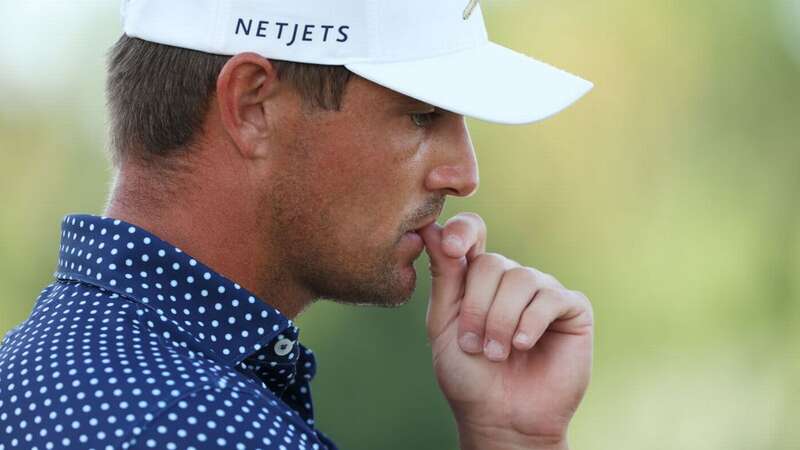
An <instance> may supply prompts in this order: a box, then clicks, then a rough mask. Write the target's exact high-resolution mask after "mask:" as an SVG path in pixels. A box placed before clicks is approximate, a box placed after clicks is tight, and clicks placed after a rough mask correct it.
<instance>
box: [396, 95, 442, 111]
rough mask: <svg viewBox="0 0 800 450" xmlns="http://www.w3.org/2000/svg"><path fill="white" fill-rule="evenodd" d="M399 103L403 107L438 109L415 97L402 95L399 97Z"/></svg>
mask: <svg viewBox="0 0 800 450" xmlns="http://www.w3.org/2000/svg"><path fill="white" fill-rule="evenodd" d="M398 103H399V104H400V105H402V106H421V107H423V108H425V109H436V107H435V106H433V105H431V104H430V103H425V102H423V101H422V100H417V99H415V98H414V97H409V96H407V95H400V96H399V97H398Z"/></svg>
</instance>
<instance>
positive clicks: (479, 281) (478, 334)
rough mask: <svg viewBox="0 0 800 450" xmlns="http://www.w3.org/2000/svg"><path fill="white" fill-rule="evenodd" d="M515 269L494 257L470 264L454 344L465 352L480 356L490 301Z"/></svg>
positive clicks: (485, 256)
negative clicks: (511, 270)
mask: <svg viewBox="0 0 800 450" xmlns="http://www.w3.org/2000/svg"><path fill="white" fill-rule="evenodd" d="M516 266H519V264H518V263H516V262H515V261H512V260H510V259H508V258H506V257H505V256H503V255H500V254H498V253H483V254H481V255H478V256H477V257H476V258H475V260H474V261H472V263H470V265H469V268H468V269H467V282H466V288H465V289H464V296H463V298H462V299H461V305H460V307H459V308H460V309H459V313H458V330H459V331H458V336H459V338H458V343H459V345H460V346H461V349H462V350H464V351H465V352H467V353H483V335H484V329H485V324H486V316H487V315H488V314H489V308H490V307H491V306H492V300H493V299H494V298H495V293H496V292H497V288H498V286H499V285H500V280H501V279H502V278H503V274H504V273H505V272H506V271H507V270H509V269H511V268H513V267H516ZM515 325H516V324H515Z"/></svg>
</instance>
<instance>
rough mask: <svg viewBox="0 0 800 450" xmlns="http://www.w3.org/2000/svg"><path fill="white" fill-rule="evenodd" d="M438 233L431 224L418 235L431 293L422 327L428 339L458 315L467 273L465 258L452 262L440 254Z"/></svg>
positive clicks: (434, 224) (440, 232)
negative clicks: (429, 276)
mask: <svg viewBox="0 0 800 450" xmlns="http://www.w3.org/2000/svg"><path fill="white" fill-rule="evenodd" d="M442 229H443V227H442V226H440V225H439V224H437V223H435V222H434V223H432V224H430V225H427V226H425V227H423V228H421V229H420V230H419V231H418V233H419V235H420V236H421V237H422V240H423V242H424V243H425V252H426V253H427V254H428V259H429V260H430V267H429V269H430V273H431V293H430V299H429V301H428V313H427V318H426V324H427V329H428V337H430V338H431V339H435V338H436V337H437V336H439V335H440V334H441V332H442V331H443V330H444V328H445V327H446V326H447V324H448V323H449V321H450V319H451V318H452V317H456V315H457V314H458V305H459V301H460V300H461V297H462V296H463V295H464V280H465V277H466V272H467V259H466V258H465V257H463V256H462V257H457V258H452V257H450V256H448V255H447V254H445V253H444V250H442Z"/></svg>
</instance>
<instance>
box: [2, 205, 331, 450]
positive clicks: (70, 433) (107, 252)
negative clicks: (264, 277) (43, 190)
mask: <svg viewBox="0 0 800 450" xmlns="http://www.w3.org/2000/svg"><path fill="white" fill-rule="evenodd" d="M61 230H62V231H61V247H60V254H59V261H58V268H57V271H56V272H55V274H54V275H55V278H56V280H55V282H53V283H52V284H50V285H49V286H47V287H46V288H45V289H44V290H43V291H42V293H41V295H40V296H39V297H38V299H37V300H36V303H35V305H34V307H33V311H32V312H31V315H30V317H29V318H28V319H27V320H26V321H25V322H23V323H22V324H21V325H19V326H18V327H16V328H15V329H13V330H11V331H10V332H9V333H8V334H7V335H6V336H5V338H4V339H3V342H2V344H1V345H0V450H7V449H17V448H19V449H39V450H43V449H66V448H80V449H120V448H121V449H129V448H131V449H132V448H136V449H140V448H141V449H144V448H156V449H206V448H230V449H275V450H289V449H313V450H322V449H330V450H334V449H336V446H335V444H334V443H333V442H331V440H330V439H329V438H327V437H326V436H325V435H324V434H323V433H322V432H320V431H318V430H316V429H315V427H314V411H313V407H312V402H311V390H310V386H309V382H310V381H311V379H312V378H313V377H314V374H315V372H316V363H315V359H314V355H313V353H312V352H311V350H309V349H308V348H306V347H304V346H303V345H302V344H300V343H299V342H298V340H297V339H298V333H299V331H298V329H297V327H296V326H295V325H294V324H293V323H292V321H291V320H290V319H288V318H287V317H286V316H284V315H283V314H281V313H280V312H279V311H278V310H277V309H275V308H273V307H270V306H269V305H268V304H267V303H265V302H264V301H262V300H260V299H258V298H256V297H255V295H253V294H252V293H250V292H248V291H247V290H246V289H244V288H242V287H241V286H239V285H238V284H236V283H235V282H233V281H231V280H229V279H227V278H225V277H224V276H222V275H220V274H218V273H216V272H214V271H213V270H212V269H210V268H209V267H207V266H205V265H203V263H201V262H200V261H197V260H195V259H194V258H192V257H191V255H188V254H186V253H184V252H182V251H181V250H180V249H179V248H177V247H175V246H173V245H170V244H169V243H167V242H165V241H163V240H161V239H159V238H158V237H156V236H155V235H153V234H151V233H149V232H147V231H146V230H144V229H142V228H140V227H137V226H135V225H132V224H129V223H126V222H123V221H120V220H114V219H112V218H106V217H99V216H92V215H68V216H66V217H65V219H64V221H63V223H62V225H61Z"/></svg>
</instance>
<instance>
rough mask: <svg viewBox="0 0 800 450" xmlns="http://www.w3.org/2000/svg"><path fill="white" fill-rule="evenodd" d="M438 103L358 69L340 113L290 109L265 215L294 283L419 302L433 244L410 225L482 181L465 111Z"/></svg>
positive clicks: (355, 299) (344, 297)
mask: <svg viewBox="0 0 800 450" xmlns="http://www.w3.org/2000/svg"><path fill="white" fill-rule="evenodd" d="M431 111H432V107H430V106H429V105H425V104H424V103H419V102H416V101H414V100H413V99H411V98H410V97H407V96H404V95H401V94H398V93H396V92H394V91H391V90H389V89H386V88H383V87H381V86H379V85H377V84H375V83H372V82H370V81H368V80H366V79H363V78H361V77H358V76H353V77H352V78H351V80H350V82H349V83H348V85H347V88H346V90H345V94H344V97H343V101H342V106H341V110H340V111H324V110H314V111H311V110H307V109H305V108H301V107H300V105H299V100H298V107H297V109H293V110H292V111H288V112H287V114H286V116H285V119H283V120H282V121H281V123H280V126H281V127H282V128H283V130H282V131H283V132H281V133H279V135H280V136H281V139H285V140H286V142H281V145H280V149H279V152H280V153H279V155H278V156H276V157H275V160H274V166H273V167H274V171H273V172H272V173H273V177H272V178H273V179H272V180H270V181H269V183H270V190H271V191H270V192H269V194H268V197H267V198H266V199H265V200H264V208H265V209H266V211H264V213H265V216H266V217H269V219H268V220H270V221H271V222H272V226H271V228H272V230H274V233H273V234H272V237H271V238H272V241H273V242H272V243H271V245H273V246H274V248H275V249H276V250H277V251H279V252H281V253H282V257H281V258H280V259H281V260H282V261H284V262H285V264H286V265H287V266H288V267H286V269H287V270H286V273H289V274H291V275H290V276H293V277H295V280H292V281H294V282H297V283H301V284H303V285H305V286H307V287H309V288H310V289H312V290H313V291H314V293H315V294H316V295H317V297H319V298H326V299H331V300H334V301H338V302H342V303H361V304H372V305H382V306H399V305H402V304H404V303H406V302H407V301H408V300H409V298H410V297H411V294H412V293H413V291H414V287H415V282H416V274H415V272H414V268H413V265H412V264H413V262H414V260H415V259H416V258H417V257H418V256H420V254H421V252H422V250H423V247H422V244H421V240H419V239H418V238H417V237H415V236H410V235H407V234H406V232H408V231H411V230H414V229H416V228H419V227H421V226H422V225H424V224H427V223H430V222H431V221H432V220H434V218H435V217H436V216H438V214H439V213H440V212H441V209H442V207H443V204H444V199H445V195H459V196H464V195H470V194H471V193H473V192H474V191H475V190H476V189H477V185H478V169H477V162H476V160H475V154H474V151H473V148H472V144H471V142H470V138H469V134H468V131H467V128H466V125H465V123H464V118H463V116H461V115H457V114H453V113H450V112H447V111H441V110H437V114H438V115H430V116H426V114H425V113H428V112H431ZM414 113H418V114H419V115H420V116H421V117H420V116H416V118H417V122H416V123H415V121H414V120H412V117H411V114H414ZM421 123H424V125H422V126H420V124H421Z"/></svg>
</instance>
